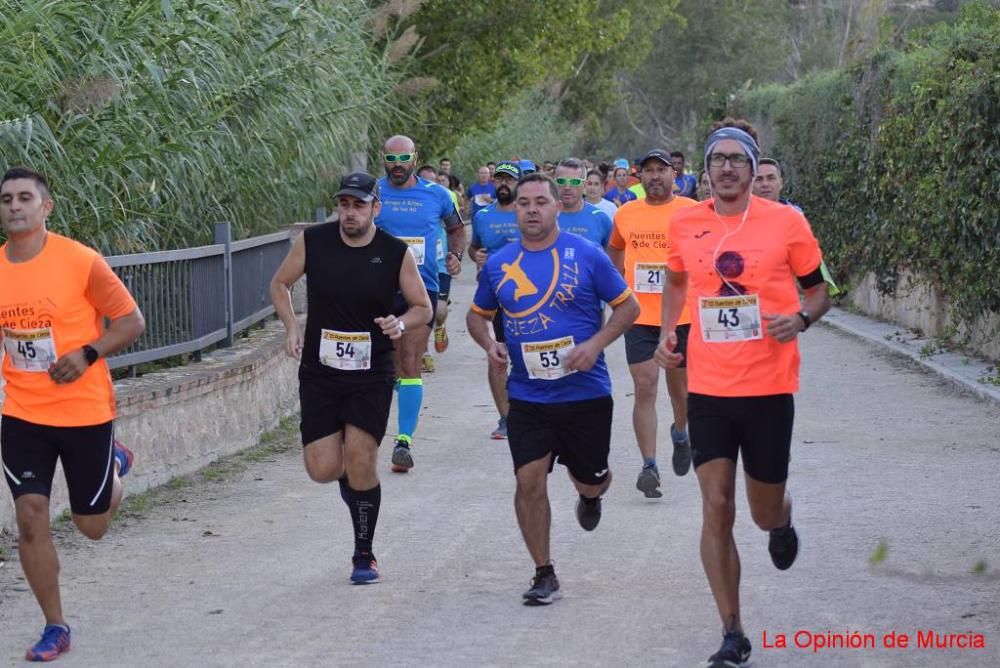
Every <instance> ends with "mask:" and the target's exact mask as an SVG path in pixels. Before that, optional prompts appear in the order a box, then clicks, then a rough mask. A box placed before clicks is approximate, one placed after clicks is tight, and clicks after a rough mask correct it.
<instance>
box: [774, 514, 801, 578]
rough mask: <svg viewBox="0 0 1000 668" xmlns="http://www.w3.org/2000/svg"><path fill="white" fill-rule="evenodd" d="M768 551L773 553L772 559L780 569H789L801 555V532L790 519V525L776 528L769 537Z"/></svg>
mask: <svg viewBox="0 0 1000 668" xmlns="http://www.w3.org/2000/svg"><path fill="white" fill-rule="evenodd" d="M767 551H768V552H770V553H771V561H772V562H773V563H774V567H775V568H777V569H778V570H779V571H787V570H788V569H789V568H791V567H792V564H794V563H795V557H797V556H798V555H799V534H797V533H796V532H795V527H793V526H792V523H791V521H789V523H788V526H787V527H784V528H782V529H774V530H772V531H771V532H770V536H769V537H768V539H767Z"/></svg>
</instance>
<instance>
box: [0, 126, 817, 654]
mask: <svg viewBox="0 0 1000 668" xmlns="http://www.w3.org/2000/svg"><path fill="white" fill-rule="evenodd" d="M382 157H383V168H384V175H383V176H382V177H380V178H375V177H373V176H371V175H368V174H365V173H355V174H350V175H348V176H346V177H344V179H343V180H342V182H341V187H340V190H339V191H338V192H337V193H336V195H335V199H336V201H337V205H338V213H339V216H338V220H337V221H336V222H331V223H324V224H319V225H316V226H313V227H311V228H309V229H308V230H306V231H305V232H304V233H303V234H302V235H301V236H300V237H298V238H297V239H296V241H295V242H294V244H293V246H292V248H291V250H290V252H289V254H288V256H287V257H286V258H285V260H284V262H283V263H282V265H281V267H280V268H279V269H278V271H277V272H276V274H275V276H274V278H273V280H272V282H271V296H272V299H273V302H274V305H275V309H276V313H277V316H278V318H279V319H280V320H281V322H282V323H283V324H284V326H285V328H286V341H285V350H286V352H287V353H288V354H289V355H290V356H293V357H295V358H296V359H298V360H300V365H299V397H300V403H301V438H302V443H303V458H304V463H305V468H306V471H307V474H308V475H309V477H310V478H311V479H313V480H315V481H317V482H321V483H329V482H333V481H337V482H338V485H339V488H340V494H341V497H342V499H343V501H344V503H345V504H346V505H347V507H348V511H349V513H350V515H351V519H352V526H353V530H354V543H355V545H354V554H353V556H352V569H351V575H350V579H351V581H352V582H354V583H356V584H369V583H374V582H377V581H378V580H379V571H378V562H377V560H376V558H375V554H374V551H373V539H374V533H375V529H376V524H377V520H378V515H379V509H380V505H381V486H380V483H379V476H378V467H377V459H378V458H377V453H378V448H379V445H380V443H381V441H382V440H383V438H384V435H385V433H386V431H387V428H388V421H389V414H390V408H391V404H392V400H393V396H394V395H395V397H396V401H397V412H398V423H397V430H396V432H397V433H396V436H395V440H394V443H393V451H392V455H391V463H392V470H393V471H396V472H400V473H402V472H407V471H409V470H411V469H412V468H413V466H414V455H413V451H414V438H415V434H416V430H417V426H418V422H419V415H420V410H421V406H422V403H423V382H422V378H421V357H422V355H423V354H424V352H425V351H426V349H427V346H428V343H429V340H430V337H431V333H432V328H433V327H434V325H435V323H436V322H437V323H438V325H439V327H440V325H443V317H442V316H441V315H440V310H439V306H440V305H441V304H442V302H443V303H444V304H445V305H446V304H447V299H441V298H440V294H441V293H442V292H444V293H447V291H448V285H447V283H448V282H449V281H450V278H451V277H452V276H454V275H457V274H458V273H459V272H460V271H461V268H462V260H463V256H464V250H465V245H466V238H465V236H466V235H465V230H464V224H463V220H462V217H461V214H460V212H459V208H458V206H457V205H456V202H455V200H454V199H453V198H452V197H451V195H450V194H449V192H448V191H447V190H446V189H445V188H443V187H442V186H440V185H439V184H438V183H437V182H436V181H435V180H432V179H430V178H425V177H423V176H420V175H419V174H418V172H417V168H418V164H419V163H418V160H417V157H418V156H417V149H416V146H415V145H414V142H413V141H412V140H411V139H410V138H409V137H406V136H402V135H398V136H394V137H391V138H389V139H388V140H387V141H386V142H385V144H384V150H383V156H382ZM673 158H674V156H671V154H669V153H667V152H665V151H663V150H660V149H654V150H651V151H649V152H648V153H647V154H645V155H644V156H643V157H642V158H641V159H640V160H639V168H640V171H639V178H640V182H641V187H642V190H643V196H642V197H637V198H635V199H631V200H628V201H626V202H624V203H623V204H622V205H621V206H620V208H618V209H617V210H615V211H614V215H613V217H612V216H609V215H608V213H606V212H605V211H604V210H602V208H599V207H598V206H595V205H594V204H593V203H592V202H591V201H588V181H589V180H590V179H591V176H592V175H591V173H590V172H589V170H588V168H587V165H586V164H585V163H584V162H583V161H581V160H577V159H574V158H566V159H564V160H562V161H560V162H558V163H556V164H555V165H554V169H553V170H552V172H553V176H551V177H550V176H549V175H547V174H545V173H542V172H534V171H531V172H530V173H525V171H526V170H525V169H524V168H523V164H522V162H521V161H518V160H507V161H500V162H497V163H496V164H495V165H494V168H493V175H492V185H493V187H494V192H495V201H493V202H490V203H488V204H487V205H486V206H484V207H482V208H481V209H480V210H478V211H477V212H476V213H475V216H474V217H473V221H472V235H471V241H470V243H469V245H468V251H469V255H470V257H471V258H472V260H473V261H474V263H475V266H476V271H477V288H476V292H475V297H474V299H473V303H472V305H471V308H470V309H469V311H468V313H467V316H466V324H467V328H468V332H469V334H470V336H471V337H472V339H473V340H474V341H475V342H476V343H477V344H478V345H479V346H480V347H482V348H483V350H484V352H485V354H486V358H487V366H488V371H487V379H488V384H489V386H490V389H491V392H492V394H493V398H494V401H495V404H496V408H497V412H498V422H497V426H496V428H495V429H494V430H493V431H492V433H491V436H492V437H493V438H496V439H504V438H506V439H507V441H508V445H509V448H510V452H511V457H512V462H513V469H514V474H515V478H516V491H515V509H516V516H517V521H518V524H519V527H520V529H521V533H522V536H523V539H524V542H525V545H526V546H527V549H528V552H529V555H530V557H531V559H532V560H533V562H534V565H535V572H534V576H533V578H532V580H531V585H530V587H529V589H528V590H527V591H525V592H524V593H523V595H522V598H523V602H524V603H525V605H530V606H538V605H546V604H549V603H552V602H553V601H555V600H556V599H558V598H559V595H560V584H559V580H558V578H557V576H556V573H555V570H554V568H553V566H552V560H551V554H550V552H551V551H550V524H551V509H550V506H549V500H548V494H547V478H548V474H549V473H550V472H551V471H552V469H553V466H554V464H555V462H556V461H558V462H559V463H561V464H562V465H564V466H566V467H567V469H568V471H569V474H570V478H571V480H572V483H573V485H574V487H575V488H576V490H577V492H578V495H579V498H578V500H577V503H576V517H577V520H578V522H579V524H580V525H581V527H582V528H583V529H584V530H586V531H593V530H594V529H595V528H596V527H597V526H598V524H599V522H600V520H601V514H602V497H603V495H604V494H605V493H606V491H607V489H608V487H609V485H610V483H611V479H612V472H611V471H610V469H609V465H608V455H609V452H610V442H611V424H612V414H613V408H614V406H613V401H612V396H611V395H612V391H611V379H610V375H609V372H608V368H607V364H606V362H605V358H604V349H605V348H606V347H607V346H608V345H609V344H611V343H612V342H613V341H615V340H616V339H617V338H619V337H620V336H622V335H624V336H625V348H626V358H627V362H628V364H629V371H630V374H631V376H632V380H633V384H634V388H635V399H634V402H633V410H632V418H633V427H634V431H635V435H636V441H637V445H638V449H639V452H640V455H641V459H642V464H641V467H640V469H639V474H638V476H637V479H636V487H637V488H638V490H639V491H640V492H641V493H642V494H643V495H645V496H646V497H649V498H656V497H659V496H661V495H662V492H661V490H660V487H661V480H660V475H659V470H658V466H657V457H656V444H657V414H656V399H657V386H658V384H659V375H660V368H663V369H665V375H666V383H667V389H668V394H669V396H670V401H671V410H672V417H673V424H672V425H671V428H670V435H671V443H672V446H673V452H672V456H671V460H672V468H673V470H674V472H675V474H676V475H678V476H683V475H685V474H687V472H688V471H689V470H690V468H691V466H692V463H693V465H694V469H695V473H696V475H697V478H698V481H699V486H700V489H701V494H702V501H703V527H702V535H701V557H702V563H703V566H704V569H705V572H706V575H707V578H708V581H709V585H710V588H711V591H712V594H713V596H714V597H715V602H716V605H717V608H718V611H719V614H720V617H721V619H722V623H723V642H722V646H721V647H720V649H719V651H718V652H716V653H715V654H713V655H712V656H711V657H710V659H709V665H712V666H739V665H745V663H746V662H747V661H748V660H749V655H750V643H749V641H748V640H747V638H746V635H745V634H744V632H743V627H742V622H741V618H740V612H739V578H740V566H739V556H738V552H737V548H736V544H735V541H734V539H733V532H732V529H733V523H734V520H735V479H736V464H737V459H738V457H739V456H740V454H742V461H743V469H744V474H745V479H746V490H747V498H748V502H749V505H750V510H751V516H752V518H753V520H754V522H755V523H756V524H757V525H758V526H759V527H760V528H761V529H763V530H765V531H767V532H768V534H769V539H768V550H769V552H770V555H771V558H772V561H773V562H774V564H775V566H776V567H777V568H779V569H787V568H789V567H790V566H791V565H792V563H793V562H794V561H795V558H796V555H797V552H798V538H797V533H796V531H795V528H794V527H793V525H792V518H791V500H790V497H789V495H788V493H787V491H786V481H787V477H788V462H789V454H790V446H791V433H792V422H793V415H794V407H793V399H792V394H793V393H794V392H795V391H796V390H797V389H798V365H799V354H798V348H797V343H796V341H797V337H798V335H799V334H800V333H802V332H803V331H805V330H806V329H807V328H808V327H809V326H810V324H811V323H812V322H815V321H816V320H817V319H819V318H820V317H822V315H823V314H824V313H825V312H826V310H827V309H828V308H829V296H828V292H827V288H826V284H825V282H824V276H823V272H822V270H821V265H822V257H821V253H820V249H819V246H818V244H817V242H816V239H815V237H814V236H813V234H812V232H811V229H810V227H809V224H808V223H807V221H806V219H805V217H804V216H803V215H802V213H801V211H799V210H798V209H797V208H795V207H792V206H788V205H785V204H782V203H780V202H776V201H772V200H771V199H768V198H765V197H759V196H754V195H753V194H752V192H751V190H752V187H753V183H754V179H755V177H759V176H760V174H761V166H760V164H761V163H760V155H759V148H758V146H757V142H756V134H755V132H754V130H753V128H752V127H751V126H749V124H747V123H745V122H744V121H733V120H731V119H727V120H725V121H723V122H720V123H719V124H717V125H716V127H714V128H713V129H712V132H711V134H710V136H709V137H708V140H707V142H706V146H705V165H706V169H707V173H708V176H709V180H710V184H711V188H712V194H713V197H712V198H711V199H708V200H705V201H702V202H700V203H699V202H696V201H695V200H693V199H691V198H688V197H685V196H683V195H678V194H676V193H675V191H676V190H677V188H676V180H677V168H676V166H675V164H676V163H675V160H674V159H673ZM427 176H430V175H429V174H427ZM595 186H596V184H594V186H591V189H595ZM51 209H52V198H51V196H50V195H49V193H48V189H47V184H46V183H45V181H44V178H43V177H42V176H41V175H38V174H35V173H34V172H30V170H22V171H16V170H12V171H10V172H8V173H7V174H6V175H5V176H4V177H3V186H2V197H0V214H2V219H3V225H4V229H5V231H6V233H7V236H8V239H9V240H8V242H7V243H6V244H5V245H4V247H3V250H4V253H2V254H0V317H2V318H3V323H2V325H3V336H4V348H5V350H6V353H7V354H6V358H5V360H4V363H3V372H4V376H5V378H6V379H7V400H6V401H5V403H4V407H3V416H4V418H3V421H2V439H0V440H2V446H3V462H4V471H5V474H6V478H7V480H8V483H9V484H10V487H11V489H12V491H13V494H14V497H15V507H16V511H17V519H18V527H19V531H20V532H21V542H20V547H19V549H20V550H21V561H22V564H23V567H24V569H25V573H26V575H27V577H28V580H29V582H30V583H31V586H32V589H33V591H34V592H35V595H36V598H37V599H38V602H39V604H40V606H41V608H42V610H43V613H44V615H45V619H46V627H45V630H44V631H43V636H42V638H41V640H40V641H39V642H38V643H37V644H36V645H35V646H33V647H32V648H31V649H29V651H28V658H30V659H35V660H49V659H52V658H55V657H57V656H58V655H59V653H61V652H62V651H65V650H66V649H68V647H69V627H68V626H67V625H66V623H65V620H64V619H63V617H62V612H61V609H60V607H59V598H58V579H57V572H58V562H57V561H56V557H55V551H54V548H53V547H52V542H51V538H50V537H49V533H48V496H49V493H50V487H51V480H52V473H53V470H54V465H55V461H56V459H57V458H59V457H62V459H63V464H64V468H65V469H66V471H67V479H68V483H69V487H70V497H71V503H72V507H73V518H74V522H76V524H77V526H78V527H80V529H81V531H82V532H83V533H84V534H85V535H87V536H89V537H91V538H99V537H100V536H101V535H102V534H103V533H104V531H105V530H106V529H107V525H108V522H109V521H110V516H111V513H112V512H113V509H114V507H115V505H116V504H117V502H118V500H119V499H120V498H121V485H120V481H119V478H120V477H121V476H122V475H124V474H125V473H127V471H128V469H129V467H130V466H131V462H132V457H131V453H129V452H128V451H127V450H126V449H124V448H123V447H121V446H119V445H118V444H116V443H115V442H114V440H113V436H112V432H111V418H112V417H113V406H114V403H113V395H112V393H111V392H112V391H111V384H110V378H109V374H108V370H107V366H106V364H105V363H104V362H103V361H102V359H101V358H103V357H105V356H106V355H108V354H110V353H112V352H115V351H116V350H119V349H121V348H123V347H125V346H127V345H129V344H130V343H131V342H132V341H134V340H135V338H136V337H137V336H138V335H139V334H140V333H141V331H142V316H141V314H140V313H139V312H138V309H137V308H136V307H135V303H134V302H133V301H132V300H131V297H130V296H128V293H127V291H126V290H125V288H124V286H122V284H121V282H120V281H119V280H118V279H117V278H115V277H114V274H113V273H112V272H111V271H110V269H108V268H107V264H106V263H105V262H104V261H103V260H102V259H101V258H100V256H99V255H98V254H97V253H95V252H94V251H92V250H90V249H86V248H85V247H83V246H80V245H79V244H75V243H74V242H71V241H69V240H68V239H65V238H63V237H59V236H58V235H55V234H53V233H51V232H47V231H46V229H45V218H46V217H47V215H48V213H49V212H51ZM56 264H58V265H59V266H58V267H56V266H55V265H56ZM46 272H48V274H47V275H50V276H51V275H65V277H66V280H65V281H57V282H53V281H43V280H40V279H38V278H37V277H38V276H40V275H41V274H43V273H46ZM303 276H305V277H307V288H306V289H307V305H308V311H307V316H306V322H305V327H304V329H303V328H302V327H301V326H300V323H299V321H298V319H297V317H296V315H295V313H294V311H293V309H292V302H291V298H290V296H291V291H292V288H293V286H294V285H295V284H296V282H297V281H298V280H299V279H300V278H302V277H303ZM56 285H58V286H60V287H58V289H57V288H56V287H54V286H56ZM14 286H17V287H14ZM26 286H27V287H26ZM800 291H801V295H800ZM609 309H610V313H609ZM103 318H108V319H109V320H110V325H109V326H108V327H107V328H102V327H101V326H100V323H101V322H102V319H103ZM445 340H446V339H445ZM436 343H440V339H438V340H436ZM439 349H440V348H439ZM88 378H89V379H90V380H89V381H87V384H86V385H84V383H83V382H82V381H83V380H84V379H88ZM67 388H69V389H67ZM84 394H86V396H87V397H88V398H89V399H88V400H89V401H90V402H92V403H94V405H93V406H91V405H90V404H87V408H86V409H80V410H73V411H67V410H64V408H65V407H66V406H68V405H70V404H71V403H73V402H76V401H79V400H81V396H83V395H84ZM74 405H75V404H74ZM98 408H100V410H98ZM95 417H98V418H101V421H100V424H99V425H94V421H95ZM22 423H23V424H22ZM80 443H83V444H85V447H86V448H87V450H86V451H85V454H79V453H80V452H82V448H83V447H84V446H79V445H78V444H80ZM74 458H79V459H74ZM98 463H100V464H101V467H103V468H101V470H98ZM28 473H30V474H31V475H28ZM92 488H96V489H92Z"/></svg>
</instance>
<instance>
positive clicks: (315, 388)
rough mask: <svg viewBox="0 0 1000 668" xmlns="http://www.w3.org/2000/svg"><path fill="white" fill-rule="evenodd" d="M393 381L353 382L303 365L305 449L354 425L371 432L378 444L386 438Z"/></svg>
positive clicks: (301, 391) (369, 379) (367, 379)
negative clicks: (316, 441)
mask: <svg viewBox="0 0 1000 668" xmlns="http://www.w3.org/2000/svg"><path fill="white" fill-rule="evenodd" d="M392 388H393V379H392V377H390V376H384V375H364V376H358V377H357V378H351V377H347V376H343V375H338V376H331V375H330V374H327V373H324V372H322V371H318V370H316V369H312V368H311V367H307V366H305V365H302V366H300V367H299V403H300V405H301V407H302V421H301V424H300V430H301V432H302V445H308V444H310V443H312V442H313V441H315V440H317V439H320V438H323V437H324V436H330V435H331V434H336V433H337V432H338V431H342V430H343V429H344V425H345V424H351V425H354V426H355V427H357V428H358V429H361V430H362V431H365V432H368V433H369V434H371V435H372V436H373V437H374V438H375V442H376V443H377V444H379V443H381V442H382V438H383V437H385V429H386V425H388V423H389V408H390V407H391V406H392Z"/></svg>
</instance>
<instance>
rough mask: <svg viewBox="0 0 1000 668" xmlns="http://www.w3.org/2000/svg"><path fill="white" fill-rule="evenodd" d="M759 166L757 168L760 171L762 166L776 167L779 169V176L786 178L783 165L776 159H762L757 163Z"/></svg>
mask: <svg viewBox="0 0 1000 668" xmlns="http://www.w3.org/2000/svg"><path fill="white" fill-rule="evenodd" d="M757 165H758V167H757V169H758V171H759V170H760V165H774V166H775V167H777V168H778V176H780V177H782V178H784V177H785V170H783V169H782V168H781V163H780V162H778V161H777V160H775V159H774V158H761V159H760V160H758V161H757Z"/></svg>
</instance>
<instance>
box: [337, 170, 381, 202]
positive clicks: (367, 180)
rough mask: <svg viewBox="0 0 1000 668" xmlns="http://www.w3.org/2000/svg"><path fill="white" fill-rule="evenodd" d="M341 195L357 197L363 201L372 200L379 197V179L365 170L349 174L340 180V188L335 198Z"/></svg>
mask: <svg viewBox="0 0 1000 668" xmlns="http://www.w3.org/2000/svg"><path fill="white" fill-rule="evenodd" d="M341 195H348V196H350V197H357V198H358V199H359V200H361V201H362V202H370V201H372V200H373V199H378V180H376V179H375V177H374V176H371V175H370V174H365V173H364V172H355V173H353V174H348V175H347V176H345V177H344V178H343V180H342V181H341V182H340V190H338V191H337V194H336V195H334V198H337V197H340V196H341Z"/></svg>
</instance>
